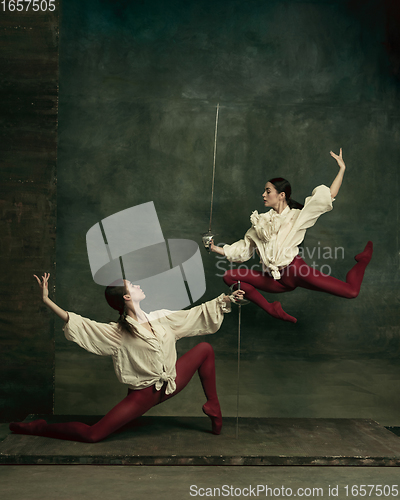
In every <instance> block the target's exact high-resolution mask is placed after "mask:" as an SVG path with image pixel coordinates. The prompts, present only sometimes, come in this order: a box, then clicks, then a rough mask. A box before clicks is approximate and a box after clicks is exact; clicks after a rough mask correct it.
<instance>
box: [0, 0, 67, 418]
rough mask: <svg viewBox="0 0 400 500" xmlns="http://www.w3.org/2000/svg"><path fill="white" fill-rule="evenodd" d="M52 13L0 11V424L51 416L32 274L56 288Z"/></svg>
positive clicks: (41, 317)
mask: <svg viewBox="0 0 400 500" xmlns="http://www.w3.org/2000/svg"><path fill="white" fill-rule="evenodd" d="M11 4H12V2H11ZM11 4H10V6H12V5H11ZM26 6H27V3H25V4H24V8H25V9H26ZM41 6H42V9H45V7H46V6H47V7H48V4H47V2H43V3H42V5H41ZM55 7H56V8H55V10H54V11H53V12H49V10H48V9H47V10H39V11H37V12H34V11H33V10H32V8H30V10H29V11H28V12H26V11H24V12H18V11H16V10H14V11H10V10H9V5H8V2H6V5H5V6H4V5H3V4H0V9H1V16H0V68H1V70H0V235H1V238H0V258H1V263H0V272H1V279H0V379H1V385H0V418H1V420H2V421H9V420H11V419H20V418H24V417H25V416H26V415H27V414H28V413H51V412H52V409H53V386H54V338H53V337H54V320H53V318H52V316H51V315H50V313H48V311H47V310H45V307H44V306H43V304H42V302H41V300H40V293H39V289H38V286H37V284H36V283H35V281H34V279H33V274H41V273H43V272H44V271H48V272H50V273H51V274H52V278H51V285H52V284H53V283H54V278H55V240H56V159H57V108H58V16H59V14H58V12H59V6H58V1H57V2H56V3H55ZM51 288H53V286H51Z"/></svg>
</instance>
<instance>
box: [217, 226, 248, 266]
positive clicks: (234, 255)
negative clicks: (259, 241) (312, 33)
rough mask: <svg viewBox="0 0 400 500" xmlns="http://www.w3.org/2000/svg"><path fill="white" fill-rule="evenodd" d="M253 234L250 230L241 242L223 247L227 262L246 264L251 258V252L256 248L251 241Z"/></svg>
mask: <svg viewBox="0 0 400 500" xmlns="http://www.w3.org/2000/svg"><path fill="white" fill-rule="evenodd" d="M254 234H255V230H254V229H253V228H250V229H249V230H248V231H247V233H246V234H245V235H244V238H243V240H239V241H237V242H236V243H232V245H224V246H223V249H224V252H225V257H226V258H227V259H228V260H229V262H246V261H247V260H249V259H251V258H252V257H253V252H254V249H255V248H256V244H255V243H254V240H253V235H254Z"/></svg>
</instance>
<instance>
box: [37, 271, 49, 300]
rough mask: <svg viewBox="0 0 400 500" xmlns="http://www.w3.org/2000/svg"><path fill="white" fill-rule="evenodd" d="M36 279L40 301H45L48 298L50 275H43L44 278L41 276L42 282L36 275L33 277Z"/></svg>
mask: <svg viewBox="0 0 400 500" xmlns="http://www.w3.org/2000/svg"><path fill="white" fill-rule="evenodd" d="M33 276H34V277H35V278H36V281H37V282H38V284H39V286H40V288H41V289H42V299H43V300H45V299H47V298H48V296H49V283H48V281H49V278H50V273H44V276H42V280H40V279H39V278H38V277H37V276H36V274H34V275H33Z"/></svg>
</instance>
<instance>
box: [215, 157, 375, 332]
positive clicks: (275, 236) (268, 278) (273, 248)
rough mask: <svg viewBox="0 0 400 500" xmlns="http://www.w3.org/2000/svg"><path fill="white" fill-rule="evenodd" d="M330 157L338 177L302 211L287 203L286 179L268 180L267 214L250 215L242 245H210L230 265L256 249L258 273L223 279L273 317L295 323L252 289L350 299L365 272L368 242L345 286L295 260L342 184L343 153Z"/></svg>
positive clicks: (233, 274)
mask: <svg viewBox="0 0 400 500" xmlns="http://www.w3.org/2000/svg"><path fill="white" fill-rule="evenodd" d="M330 154H331V156H332V157H333V158H335V160H336V161H337V163H338V165H339V173H338V174H337V176H336V178H335V180H334V181H333V183H332V185H331V187H330V188H328V187H327V186H318V187H316V188H315V189H314V191H313V192H312V195H311V196H310V197H308V198H307V199H306V200H305V204H304V206H303V205H301V204H300V203H297V202H295V201H294V200H292V199H291V197H290V195H291V187H290V184H289V182H288V181H287V180H285V179H282V178H280V177H278V178H275V179H271V180H270V181H268V182H267V184H266V185H265V191H264V193H263V195H262V197H263V200H264V205H265V206H266V207H271V210H270V211H269V212H266V213H263V214H259V213H258V212H257V211H255V212H253V213H252V215H251V217H250V221H251V223H252V227H251V228H250V229H249V230H248V231H247V233H246V234H245V236H244V239H243V240H240V241H238V242H236V243H234V244H233V245H224V246H223V247H218V246H216V245H214V242H211V245H210V250H212V251H213V252H216V253H218V254H220V255H224V256H226V258H227V259H228V260H229V261H231V262H245V261H247V260H249V259H250V258H251V257H252V256H253V252H254V250H256V251H257V253H258V254H259V256H260V259H261V263H262V272H260V271H255V270H250V269H231V270H229V271H226V273H225V275H224V278H223V279H224V281H225V283H226V284H227V285H229V286H232V285H234V284H235V283H237V282H238V281H240V284H241V289H242V290H244V291H245V292H246V299H249V300H251V301H252V302H254V303H255V304H257V305H258V306H259V307H261V308H262V309H264V311H266V312H267V313H269V314H270V315H271V316H273V317H275V318H279V319H283V320H285V321H290V322H293V323H296V321H297V319H296V318H294V317H293V316H289V314H287V313H286V312H285V311H284V310H283V309H282V306H281V304H280V302H273V303H272V304H271V303H269V302H268V301H267V300H266V299H265V298H264V297H263V296H262V295H261V293H260V292H258V291H257V290H256V288H258V289H259V290H263V291H264V292H271V293H282V292H291V291H292V290H294V289H295V288H297V287H302V288H307V289H308V290H315V291H319V292H326V293H330V294H332V295H337V296H339V297H345V298H348V299H351V298H354V297H357V295H358V294H359V292H360V287H361V283H362V280H363V277H364V272H365V268H366V267H367V265H368V264H369V261H370V260H371V257H372V242H371V241H369V242H368V243H367V245H366V247H365V249H364V251H363V252H361V253H360V254H358V255H356V257H355V260H356V261H357V264H355V266H354V267H353V268H352V269H350V271H349V272H348V273H347V276H346V281H345V282H344V281H340V280H338V279H336V278H333V277H332V276H328V275H325V274H323V273H321V272H319V271H317V270H316V269H314V268H311V267H309V266H308V265H307V264H306V263H305V262H304V260H303V259H302V258H301V257H300V256H299V255H298V253H299V249H298V245H299V244H300V243H301V242H302V241H303V239H304V236H305V233H306V230H307V229H308V228H309V227H312V226H313V225H314V224H315V223H316V221H317V219H318V217H319V216H320V215H322V214H323V213H325V212H328V211H329V210H332V201H333V200H334V198H335V197H336V196H337V194H338V192H339V189H340V186H341V184H342V180H343V175H344V171H345V169H346V165H345V163H344V161H343V157H342V149H340V154H339V156H338V155H335V154H334V153H332V151H331V153H330Z"/></svg>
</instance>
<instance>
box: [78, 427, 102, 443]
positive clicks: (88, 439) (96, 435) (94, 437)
mask: <svg viewBox="0 0 400 500" xmlns="http://www.w3.org/2000/svg"><path fill="white" fill-rule="evenodd" d="M106 437H107V436H104V434H103V433H100V432H99V431H98V430H97V429H92V428H90V429H89V431H88V432H87V434H85V436H84V438H83V439H84V441H85V443H98V442H99V441H102V440H103V439H105V438H106Z"/></svg>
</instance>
